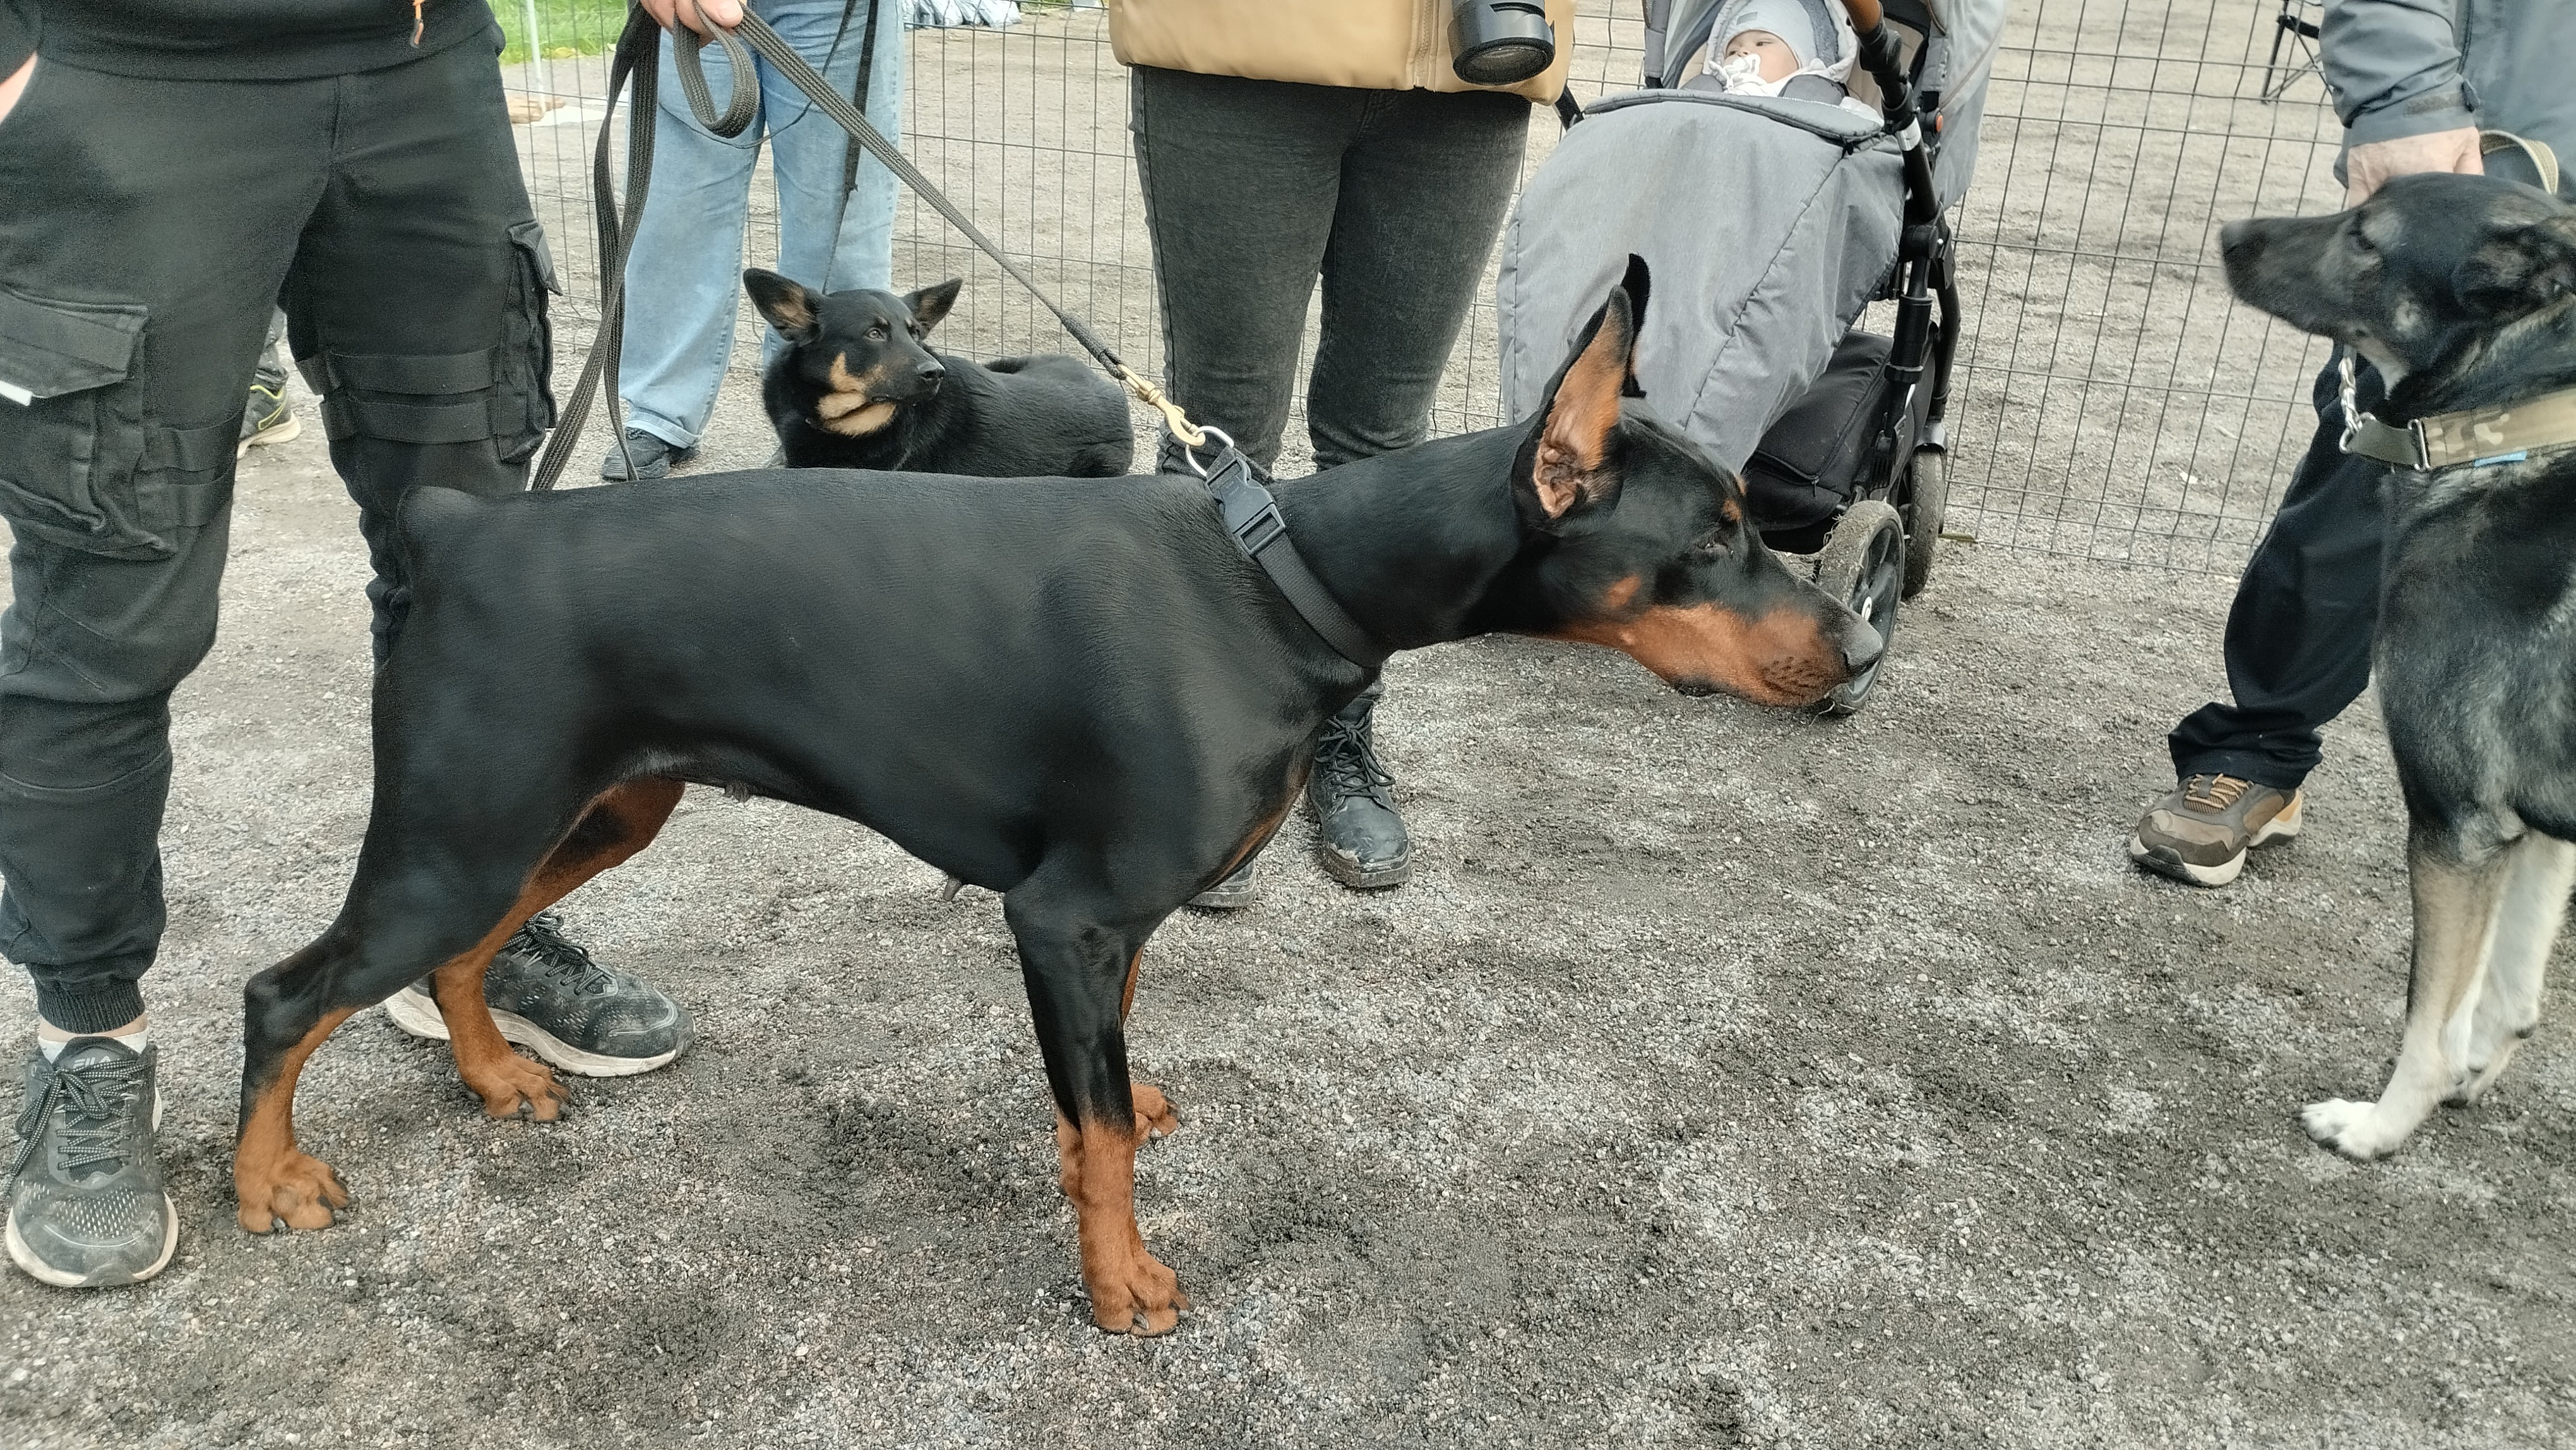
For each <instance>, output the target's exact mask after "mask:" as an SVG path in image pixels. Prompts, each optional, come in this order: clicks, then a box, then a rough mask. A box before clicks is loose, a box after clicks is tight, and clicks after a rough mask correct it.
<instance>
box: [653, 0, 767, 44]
mask: <svg viewBox="0 0 2576 1450" xmlns="http://www.w3.org/2000/svg"><path fill="white" fill-rule="evenodd" d="M636 3H637V4H639V5H641V6H643V7H644V13H645V14H647V15H650V16H652V17H653V19H654V21H655V22H656V23H658V24H659V25H660V26H661V27H662V28H663V29H664V30H668V31H673V32H675V33H676V32H677V31H678V30H679V28H680V27H681V26H683V25H685V26H687V27H689V28H690V29H691V30H694V31H696V32H697V33H698V34H700V35H704V36H708V37H710V38H712V37H713V36H714V35H715V33H716V31H717V30H719V29H723V30H731V29H733V28H734V27H735V26H737V25H740V24H741V23H742V0H636Z"/></svg>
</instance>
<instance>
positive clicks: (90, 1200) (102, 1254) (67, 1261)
mask: <svg viewBox="0 0 2576 1450" xmlns="http://www.w3.org/2000/svg"><path fill="white" fill-rule="evenodd" d="M160 1051H161V1050H160V1049H159V1048H158V1047H154V1046H148V1045H147V1046H146V1047H145V1048H144V1049H143V1050H142V1051H141V1052H136V1051H135V1050H134V1049H133V1048H130V1047H128V1046H126V1045H125V1044H124V1043H122V1042H119V1041H117V1040H116V1039H115V1038H113V1037H75V1038H73V1039H72V1040H71V1041H69V1042H67V1043H65V1044H63V1050H62V1053H61V1055H60V1056H58V1057H56V1058H55V1059H54V1060H53V1061H51V1062H48V1061H46V1060H45V1054H44V1053H43V1052H42V1051H41V1050H40V1051H38V1052H37V1053H36V1055H35V1060H34V1061H33V1062H30V1063H29V1064H28V1065H27V1106H26V1107H25V1108H24V1109H22V1110H21V1111H20V1112H19V1114H18V1152H17V1156H16V1157H15V1158H14V1159H13V1160H12V1161H11V1163H10V1165H9V1189H8V1192H9V1228H8V1235H7V1238H8V1245H9V1257H10V1258H11V1259H13V1260H16V1261H17V1265H18V1267H19V1268H22V1269H24V1270H26V1271H27V1272H28V1273H30V1274H32V1275H34V1276H35V1277H36V1278H38V1279H40V1280H43V1281H44V1282H45V1283H48V1284H52V1285H54V1286H56V1287H57V1288H63V1289H95V1288H102V1287H105V1286H107V1285H110V1284H138V1283H141V1282H142V1281H143V1280H145V1279H149V1278H151V1277H152V1276H153V1275H155V1274H157V1273H160V1272H161V1271H162V1270H163V1269H164V1268H166V1267H168V1266H169V1263H170V1255H171V1253H172V1252H173V1251H175V1250H176V1249H177V1248H178V1247H179V1210H178V1206H177V1205H175V1204H173V1203H172V1202H171V1201H170V1193H169V1190H168V1189H167V1188H165V1187H163V1186H162V1181H161V1159H160V1156H159V1155H158V1154H156V1153H155V1152H153V1149H152V1131H153V1129H155V1128H158V1127H159V1126H160V1125H161V1093H160V1088H159V1084H158V1082H157V1080H156V1073H155V1067H156V1065H157V1064H158V1062H159V1060H160Z"/></svg>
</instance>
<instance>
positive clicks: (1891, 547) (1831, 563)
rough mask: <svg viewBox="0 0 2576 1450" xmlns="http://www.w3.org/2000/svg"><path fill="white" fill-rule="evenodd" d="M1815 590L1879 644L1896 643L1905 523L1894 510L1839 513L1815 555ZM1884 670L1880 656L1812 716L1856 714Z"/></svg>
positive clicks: (1876, 505) (1871, 503)
mask: <svg viewBox="0 0 2576 1450" xmlns="http://www.w3.org/2000/svg"><path fill="white" fill-rule="evenodd" d="M1816 587H1817V588H1819V589H1822V590H1824V591H1825V592H1826V593H1827V594H1830V595H1832V596H1834V597H1835V598H1836V599H1839V600H1841V601H1842V602H1843V603H1845V604H1848V605H1850V606H1851V611H1852V613H1854V614H1857V615H1859V616H1860V617H1861V619H1862V621H1863V622H1864V623H1866V624H1868V625H1869V627H1870V628H1872V629H1874V630H1877V631H1878V637H1879V639H1880V640H1882V641H1885V642H1887V643H1890V644H1893V643H1894V642H1895V638H1896V604H1897V600H1898V599H1900V598H1901V597H1903V593H1904V589H1905V521H1904V520H1903V519H1902V518H1900V517H1898V515H1897V512H1896V510H1895V509H1894V508H1893V507H1892V506H1890V505H1889V504H1887V503H1885V502H1883V501H1881V500H1878V499H1874V498H1873V499H1863V500H1861V501H1860V502H1859V503H1856V504H1853V505H1852V506H1851V507H1850V508H1848V509H1845V510H1844V511H1843V516H1842V517H1841V518H1840V519H1837V520H1835V522H1834V531H1833V533H1832V534H1830V535H1828V536H1827V537H1826V539H1825V547H1824V550H1823V552H1821V553H1819V554H1818V555H1816ZM1886 667H1887V656H1886V655H1884V654H1882V655H1880V656H1879V657H1878V661H1877V663H1874V664H1872V665H1871V666H1870V667H1869V668H1868V669H1867V670H1865V671H1863V672H1862V673H1861V675H1860V678H1858V679H1855V680H1852V681H1850V682H1848V683H1846V684H1842V685H1838V686H1836V687H1835V689H1834V692H1833V693H1832V694H1830V695H1827V696H1826V697H1825V698H1824V701H1823V703H1821V704H1819V705H1818V706H1816V707H1815V708H1816V712H1817V713H1818V714H1821V715H1849V714H1851V713H1852V712H1854V711H1856V710H1858V709H1859V708H1860V707H1861V706H1862V705H1863V704H1864V703H1866V702H1867V701H1868V699H1869V692H1870V689H1871V687H1872V686H1874V685H1876V684H1877V683H1878V676H1879V672H1880V671H1881V670H1883V669H1885V668H1886Z"/></svg>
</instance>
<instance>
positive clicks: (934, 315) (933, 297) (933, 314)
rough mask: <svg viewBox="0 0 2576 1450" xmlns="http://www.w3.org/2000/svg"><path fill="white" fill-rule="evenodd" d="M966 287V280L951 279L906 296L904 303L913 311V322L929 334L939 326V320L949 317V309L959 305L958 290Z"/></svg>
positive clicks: (960, 278)
mask: <svg viewBox="0 0 2576 1450" xmlns="http://www.w3.org/2000/svg"><path fill="white" fill-rule="evenodd" d="M965 285H966V279H965V278H963V277H951V278H949V279H948V280H947V281H945V282H942V283H940V284H939V285H937V286H935V287H924V288H922V289H921V290H920V291H918V292H912V293H907V294H905V296H904V299H903V302H904V305H905V306H907V307H909V308H911V309H912V320H913V321H915V322H918V323H920V324H921V330H922V331H924V332H928V331H929V330H930V329H932V328H934V327H937V326H938V325H939V319H941V318H943V317H946V316H947V315H948V309H949V308H951V307H954V306H956V305H957V289H958V288H960V287H963V286H965Z"/></svg>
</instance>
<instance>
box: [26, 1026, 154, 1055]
mask: <svg viewBox="0 0 2576 1450" xmlns="http://www.w3.org/2000/svg"><path fill="white" fill-rule="evenodd" d="M77 1035H78V1036H81V1037H112V1038H115V1040H116V1041H118V1042H121V1043H124V1044H125V1045H126V1046H127V1047H130V1048H132V1049H134V1050H135V1051H136V1052H141V1051H142V1050H143V1049H144V1048H146V1047H149V1046H151V1045H152V1029H151V1028H149V1027H144V1028H139V1029H137V1030H135V1031H133V1032H128V1033H125V1034H123V1035H121V1036H120V1035H118V1034H116V1033H113V1032H83V1033H80V1034H77ZM70 1045H71V1039H69V1038H66V1039H65V1040H63V1041H61V1042H55V1041H53V1040H51V1039H49V1038H46V1037H42V1036H39V1037H38V1038H37V1039H36V1050H37V1051H38V1052H41V1053H43V1054H44V1055H45V1061H47V1062H59V1061H61V1060H62V1056H63V1049H64V1048H66V1047H69V1046H70Z"/></svg>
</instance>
